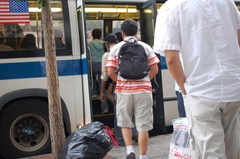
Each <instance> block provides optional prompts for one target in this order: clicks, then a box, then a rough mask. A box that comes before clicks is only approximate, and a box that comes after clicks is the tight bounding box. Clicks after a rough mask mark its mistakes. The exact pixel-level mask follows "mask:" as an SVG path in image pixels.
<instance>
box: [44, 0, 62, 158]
mask: <svg viewBox="0 0 240 159" xmlns="http://www.w3.org/2000/svg"><path fill="white" fill-rule="evenodd" d="M46 1H47V4H48V5H46V6H42V25H43V31H44V48H45V58H46V74H47V83H48V105H49V125H50V136H51V146H52V158H53V159H60V153H61V149H62V146H63V144H64V141H65V134H64V127H63V118H62V108H61V102H60V91H59V79H58V72H57V61H56V44H55V40H54V32H53V23H52V16H51V6H50V2H49V0H46Z"/></svg>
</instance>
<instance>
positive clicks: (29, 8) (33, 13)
mask: <svg viewBox="0 0 240 159" xmlns="http://www.w3.org/2000/svg"><path fill="white" fill-rule="evenodd" d="M12 3H13V2H12V1H0V5H4V6H6V8H4V9H5V10H7V13H4V15H5V16H4V17H6V18H3V17H1V18H0V32H1V33H3V38H4V40H3V43H2V45H4V46H8V47H10V48H13V49H14V50H19V51H21V54H19V53H20V52H18V56H19V57H21V55H22V56H24V57H26V56H27V57H32V56H36V55H37V54H38V55H37V56H44V53H43V50H42V49H44V34H43V30H42V13H41V8H39V4H37V0H29V1H19V2H15V1H14V3H15V4H14V5H13V4H12ZM63 3H67V2H63ZM50 5H51V10H52V23H53V28H54V34H55V43H56V48H57V49H60V48H61V49H66V48H67V46H69V47H68V48H71V47H70V45H71V42H70V41H67V40H65V39H66V37H65V32H66V29H65V25H66V22H65V21H64V20H65V19H68V18H65V19H64V16H65V17H66V16H67V15H68V14H66V15H64V14H63V10H64V9H63V5H62V2H61V1H51V2H50ZM1 8H2V7H1ZM66 12H67V11H66ZM0 14H3V13H2V11H1V10H0ZM18 17H21V18H18ZM68 25H69V24H68ZM69 36H70V35H69ZM68 39H69V40H70V39H71V38H68ZM68 42H69V43H70V44H67V43H68ZM10 50H11V49H10ZM10 50H9V49H8V50H6V49H5V50H4V49H0V52H1V51H4V52H5V53H6V51H7V52H9V51H10ZM23 50H34V51H27V52H23ZM36 50H38V51H36ZM15 52H16V51H15ZM57 52H58V51H57ZM24 54H27V55H24ZM65 54H70V53H69V51H65ZM0 58H1V56H0Z"/></svg>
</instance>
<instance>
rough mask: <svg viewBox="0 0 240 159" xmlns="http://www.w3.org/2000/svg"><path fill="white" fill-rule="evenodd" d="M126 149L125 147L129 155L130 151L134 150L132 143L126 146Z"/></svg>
mask: <svg viewBox="0 0 240 159" xmlns="http://www.w3.org/2000/svg"><path fill="white" fill-rule="evenodd" d="M126 149H127V155H129V154H130V153H131V152H134V150H133V146H132V145H129V146H126Z"/></svg>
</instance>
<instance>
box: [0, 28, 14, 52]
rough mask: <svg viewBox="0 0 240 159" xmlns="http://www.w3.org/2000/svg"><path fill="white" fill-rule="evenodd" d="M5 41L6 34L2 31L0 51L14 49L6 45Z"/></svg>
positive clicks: (0, 34)
mask: <svg viewBox="0 0 240 159" xmlns="http://www.w3.org/2000/svg"><path fill="white" fill-rule="evenodd" d="M4 41H5V36H4V34H3V33H2V32H0V51H4V50H13V48H12V47H10V46H7V45H5V44H4Z"/></svg>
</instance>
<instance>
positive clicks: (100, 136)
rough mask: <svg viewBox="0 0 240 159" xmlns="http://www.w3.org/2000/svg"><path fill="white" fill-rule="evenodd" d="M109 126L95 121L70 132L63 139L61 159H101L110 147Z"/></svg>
mask: <svg viewBox="0 0 240 159" xmlns="http://www.w3.org/2000/svg"><path fill="white" fill-rule="evenodd" d="M111 139H112V136H111V134H109V128H108V127H106V126H104V124H103V123H101V122H98V121H95V122H92V123H90V124H87V125H85V126H83V127H82V128H80V129H78V130H76V131H75V132H74V133H72V134H71V135H70V136H69V137H68V138H67V139H66V141H65V143H64V145H63V148H62V152H61V159H101V158H103V157H104V156H106V154H107V153H108V152H109V151H110V150H111V149H112V147H113V143H112V140H111Z"/></svg>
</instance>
